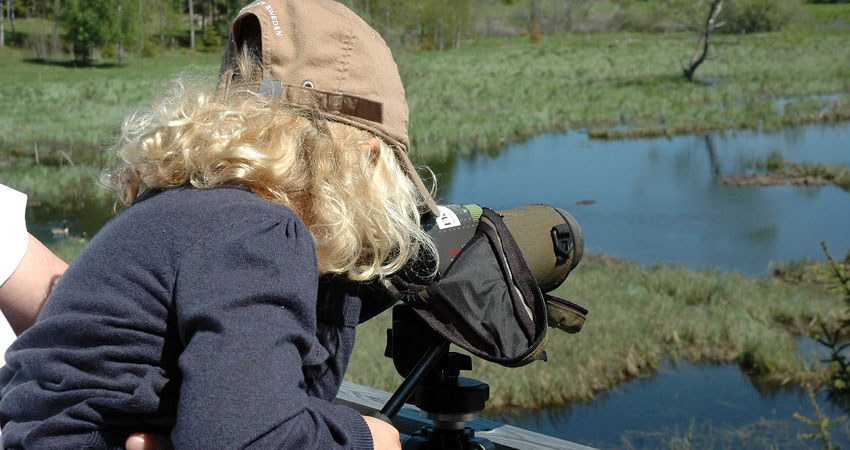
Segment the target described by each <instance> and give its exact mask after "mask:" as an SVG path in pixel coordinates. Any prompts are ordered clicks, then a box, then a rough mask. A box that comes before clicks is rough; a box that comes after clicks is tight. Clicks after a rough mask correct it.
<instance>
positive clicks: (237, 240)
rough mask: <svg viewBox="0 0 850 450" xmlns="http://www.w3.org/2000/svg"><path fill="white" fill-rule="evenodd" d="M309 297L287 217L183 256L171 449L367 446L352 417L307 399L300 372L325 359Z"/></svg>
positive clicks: (300, 248)
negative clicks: (177, 390) (178, 384)
mask: <svg viewBox="0 0 850 450" xmlns="http://www.w3.org/2000/svg"><path fill="white" fill-rule="evenodd" d="M316 289H317V267H316V259H315V251H314V249H313V243H312V239H311V237H310V234H309V231H308V230H307V229H306V227H305V226H304V225H303V224H302V223H301V222H300V221H299V220H297V219H296V218H295V217H294V216H292V217H291V218H280V217H278V218H271V217H268V216H265V217H258V218H256V220H255V219H252V218H244V219H243V220H242V221H240V222H239V223H234V224H233V226H232V227H231V228H230V229H223V230H219V233H218V235H217V236H215V237H210V238H208V239H206V240H205V242H199V243H198V244H197V245H195V246H194V247H193V248H192V249H190V250H188V251H186V252H185V253H184V255H183V256H182V258H181V266H180V270H179V274H178V276H177V280H176V283H175V290H174V298H175V310H176V315H177V322H178V323H179V333H180V337H181V340H182V341H183V342H184V343H185V348H184V349H183V352H182V354H181V356H180V359H179V366H180V371H181V373H182V376H183V378H182V384H181V388H180V398H179V401H178V414H177V422H176V425H175V427H174V429H173V431H172V435H171V437H172V440H173V443H174V446H175V447H176V448H183V447H192V446H193V445H196V444H197V443H200V442H212V443H214V445H213V447H219V448H245V447H250V448H280V447H286V448H309V449H312V448H321V449H326V448H327V449H330V448H372V446H373V440H372V432H371V428H370V427H369V426H368V425H367V422H366V420H365V419H364V418H363V417H362V416H360V415H359V414H358V413H357V412H355V411H354V410H352V409H350V408H346V407H343V406H338V405H334V404H333V403H331V402H330V401H329V399H323V398H317V397H314V396H311V395H310V394H308V389H309V386H308V383H310V381H311V380H310V379H309V378H305V376H304V368H305V367H307V366H313V365H321V364H324V363H325V361H326V359H327V358H328V354H327V352H326V351H325V349H324V348H323V347H322V346H321V345H320V344H319V343H318V340H317V339H316V336H315V334H316V295H317V292H316ZM387 428H392V427H390V426H389V425H386V426H385V427H383V428H376V429H377V430H378V432H379V434H381V435H382V436H383V435H385V434H386V433H385V432H386V431H387V430H386V429H387ZM393 431H394V430H393ZM396 433H397V432H396ZM378 443H379V445H380V442H378ZM397 443H398V438H397V435H396V438H395V442H394V444H397ZM396 447H397V446H396Z"/></svg>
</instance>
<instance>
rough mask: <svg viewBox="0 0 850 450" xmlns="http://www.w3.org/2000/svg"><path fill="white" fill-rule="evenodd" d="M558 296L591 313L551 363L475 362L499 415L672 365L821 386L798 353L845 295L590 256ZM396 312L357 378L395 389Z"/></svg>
mask: <svg viewBox="0 0 850 450" xmlns="http://www.w3.org/2000/svg"><path fill="white" fill-rule="evenodd" d="M556 294H560V295H562V296H563V297H565V298H567V299H571V300H573V301H576V302H578V303H580V304H582V305H584V306H586V307H588V308H589V309H590V315H589V317H588V321H587V323H586V324H585V327H584V329H583V330H582V331H581V332H580V333H578V334H576V335H567V334H564V333H560V332H557V330H550V331H551V332H552V334H551V335H550V340H549V344H548V345H547V353H548V355H549V362H548V363H542V362H537V363H534V364H531V365H529V366H525V367H522V368H517V369H508V368H503V367H501V366H498V365H495V364H491V363H486V362H484V361H482V360H476V361H475V363H474V370H473V372H472V376H474V377H476V378H480V379H483V380H485V381H486V382H488V383H489V384H490V386H491V392H493V393H494V395H493V398H491V400H490V402H489V404H488V409H489V410H490V411H492V412H497V411H502V410H506V409H516V408H519V409H538V408H546V407H550V406H556V405H562V404H564V403H566V402H570V401H577V400H586V399H590V398H592V397H593V396H594V394H595V393H597V392H600V391H604V390H606V389H608V388H610V387H612V386H614V385H616V384H618V383H621V382H623V381H626V380H629V379H631V378H634V377H638V376H643V375H647V374H650V373H651V372H652V371H653V370H654V368H656V367H657V366H658V364H659V363H660V362H661V361H662V360H664V359H665V358H673V359H678V358H687V359H689V360H692V361H714V362H731V363H736V364H739V365H741V366H742V367H743V368H744V369H745V370H747V371H748V372H749V373H750V374H752V375H753V376H755V377H757V378H759V379H762V380H764V381H766V382H773V383H783V384H784V383H798V382H803V381H814V382H822V381H824V380H825V379H826V377H827V376H828V375H827V373H826V371H824V370H821V369H822V368H821V367H820V366H819V365H815V366H807V365H806V363H805V362H803V361H801V360H799V359H798V358H797V356H796V353H795V337H796V336H798V335H800V334H804V333H805V332H807V331H810V330H811V329H813V327H814V326H815V325H814V324H813V319H814V318H815V317H816V316H818V315H820V316H821V317H823V318H824V319H825V320H826V321H828V322H830V323H837V322H838V320H839V314H840V311H841V305H842V303H841V298H840V296H838V295H836V294H835V293H833V292H829V291H827V289H826V287H825V286H824V285H823V284H821V283H808V282H804V283H797V284H789V283H786V282H784V281H782V280H780V279H778V278H773V277H768V278H758V279H750V278H747V277H745V276H743V275H740V274H735V273H715V272H711V271H708V272H694V271H691V270H688V269H683V268H675V267H665V266H659V267H654V268H644V267H641V266H639V265H637V264H635V263H631V262H626V261H621V260H617V259H613V258H610V257H605V256H595V257H593V256H591V257H586V258H585V261H583V262H582V264H581V265H580V266H579V269H578V270H577V271H576V272H575V273H573V274H572V275H571V276H570V279H569V280H568V281H567V283H565V285H564V286H562V287H561V288H559V289H558V290H557V292H556ZM388 326H389V317H388V316H387V315H382V316H379V317H378V318H376V319H373V321H371V322H367V323H366V324H364V325H362V326H361V327H360V328H359V329H358V338H357V343H356V347H355V350H354V355H353V356H352V359H351V366H350V368H349V370H348V372H347V377H348V379H350V380H352V381H354V382H358V383H361V384H367V385H370V386H374V387H377V388H379V389H384V390H390V391H391V390H394V389H395V387H397V386H398V384H399V383H400V381H401V379H400V378H399V377H398V375H396V374H395V371H394V369H393V368H392V365H391V361H390V360H389V359H387V358H384V357H383V356H382V352H381V351H380V349H383V346H384V341H385V334H384V331H383V330H384V329H386V328H387V327H388Z"/></svg>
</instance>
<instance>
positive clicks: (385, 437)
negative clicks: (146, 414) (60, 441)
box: [127, 416, 401, 450]
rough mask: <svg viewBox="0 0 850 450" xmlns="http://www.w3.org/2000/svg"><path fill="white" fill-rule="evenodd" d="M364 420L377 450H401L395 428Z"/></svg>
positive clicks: (381, 422) (399, 439)
mask: <svg viewBox="0 0 850 450" xmlns="http://www.w3.org/2000/svg"><path fill="white" fill-rule="evenodd" d="M363 419H365V420H366V425H368V426H369V431H371V432H372V442H373V443H374V446H375V450H401V438H400V436H399V434H398V430H396V429H395V427H394V426H392V425H390V424H388V423H386V422H384V421H383V420H381V419H376V418H374V417H369V416H363ZM127 450H130V449H129V448H128V449H127Z"/></svg>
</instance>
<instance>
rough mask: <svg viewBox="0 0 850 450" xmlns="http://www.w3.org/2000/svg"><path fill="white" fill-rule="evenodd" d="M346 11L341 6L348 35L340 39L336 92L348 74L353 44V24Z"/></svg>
mask: <svg viewBox="0 0 850 450" xmlns="http://www.w3.org/2000/svg"><path fill="white" fill-rule="evenodd" d="M340 6H342V5H340ZM347 12H349V11H348V10H347V8H345V7H343V15H344V16H345V18H346V22H347V23H348V35H347V36H346V37H345V38H344V39H343V40H342V45H343V46H342V65H341V66H340V70H339V77H338V78H337V85H336V90H337V91H338V92H342V83H343V82H344V81H345V79H346V78H347V76H348V62H349V60H350V58H351V53H352V51H353V50H354V46H353V45H352V41H353V40H354V24H353V23H352V21H351V16H350V15H348V14H346V13H347Z"/></svg>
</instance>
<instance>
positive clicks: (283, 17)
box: [221, 0, 439, 216]
mask: <svg viewBox="0 0 850 450" xmlns="http://www.w3.org/2000/svg"><path fill="white" fill-rule="evenodd" d="M245 44H247V45H249V46H250V47H251V48H252V49H256V50H257V54H258V55H259V56H260V58H261V61H262V64H263V76H262V81H261V82H260V83H258V84H256V85H254V86H250V87H249V88H251V89H256V90H257V92H259V93H261V94H263V95H266V96H269V97H272V98H279V99H280V100H281V101H282V102H283V103H285V104H289V105H293V106H307V107H311V108H314V109H315V110H317V111H318V112H319V114H321V115H322V116H323V117H325V118H327V119H329V120H333V121H337V122H342V123H345V124H348V125H351V126H353V127H356V128H359V129H362V130H365V131H368V132H371V133H373V134H375V135H376V136H378V137H380V138H381V139H383V140H384V142H386V143H388V144H389V145H390V146H392V147H393V148H394V149H395V153H396V156H397V157H398V158H399V160H400V161H401V162H402V165H403V167H404V169H405V171H406V172H407V174H408V176H409V177H410V179H411V180H412V181H413V182H414V184H416V187H417V188H418V189H419V191H420V192H421V193H422V196H423V197H424V199H425V201H426V203H427V205H428V209H429V210H430V211H431V212H432V213H433V214H435V215H436V216H439V211H438V208H437V205H436V203H435V202H434V199H433V198H432V197H431V194H430V193H429V191H428V189H427V188H426V187H425V184H424V183H423V182H422V179H421V178H420V177H419V175H418V174H417V173H416V168H415V167H414V165H413V163H412V162H411V161H410V158H409V157H408V151H409V148H410V141H409V139H408V135H407V125H408V109H407V101H406V100H405V97H404V86H403V85H402V83H401V77H400V76H399V73H398V67H397V66H396V63H395V61H394V60H393V56H392V53H391V52H390V49H389V47H387V44H386V43H385V42H384V40H383V39H382V38H381V36H380V35H379V34H378V33H377V32H376V31H375V30H373V29H372V27H370V26H369V25H368V24H367V23H366V22H364V21H363V19H361V18H360V17H358V16H357V15H356V14H355V13H354V12H352V11H351V10H349V9H348V8H346V7H345V6H344V5H342V4H340V3H337V2H335V1H331V0H263V1H257V2H254V3H251V4H249V5H247V6H245V7H244V8H242V10H241V11H240V12H239V14H237V16H236V19H234V20H233V28H232V30H231V35H230V40H229V42H228V45H227V49H226V50H225V52H224V57H223V59H222V66H221V67H222V69H221V70H222V71H221V74H222V76H223V78H222V81H221V82H222V85H223V86H224V88H225V89H228V88H229V85H230V82H231V80H229V79H224V78H226V77H224V74H225V73H227V72H226V71H227V69H228V68H230V67H234V65H233V63H234V60H235V58H236V57H237V55H238V51H239V49H240V48H241V47H242V46H243V45H245Z"/></svg>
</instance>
